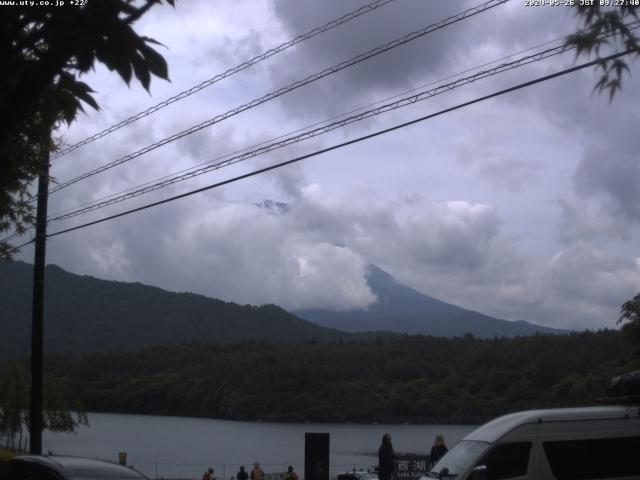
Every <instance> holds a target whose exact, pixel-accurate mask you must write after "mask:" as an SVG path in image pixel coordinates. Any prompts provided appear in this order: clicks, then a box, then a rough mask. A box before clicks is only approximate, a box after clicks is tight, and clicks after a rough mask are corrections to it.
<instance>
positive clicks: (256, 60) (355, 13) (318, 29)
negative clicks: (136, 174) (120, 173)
mask: <svg viewBox="0 0 640 480" xmlns="http://www.w3.org/2000/svg"><path fill="white" fill-rule="evenodd" d="M393 1H394V0H377V1H375V2H373V3H370V4H368V5H363V6H362V7H360V8H357V9H356V10H353V11H352V12H349V13H347V14H345V15H343V16H342V17H340V18H337V19H335V20H331V21H330V22H328V23H326V24H324V25H323V26H321V27H316V28H314V29H312V30H310V31H308V32H307V33H305V34H302V35H298V36H297V37H295V38H293V39H292V40H289V41H287V42H284V43H282V44H280V45H278V46H277V47H274V48H272V49H270V50H267V51H266V52H263V53H261V54H259V55H256V56H255V57H253V58H252V59H250V60H247V61H246V62H244V63H241V64H240V65H237V66H235V67H233V68H230V69H228V70H226V71H225V72H223V73H219V74H218V75H216V76H214V77H211V78H210V79H208V80H205V81H203V82H201V83H199V84H198V85H196V86H194V87H191V88H189V89H188V90H184V91H183V92H180V93H178V94H177V95H174V96H173V97H170V98H167V99H166V100H164V101H162V102H160V103H158V104H157V105H154V106H153V107H150V108H148V109H147V110H144V111H142V112H139V113H137V114H135V115H133V116H131V117H129V118H127V119H125V120H122V121H121V122H119V123H116V124H114V125H111V126H110V127H108V128H106V129H104V130H102V131H100V132H98V133H96V134H94V135H92V136H90V137H87V138H85V139H84V140H81V141H80V142H78V143H76V144H74V145H70V146H68V147H66V148H64V149H62V150H60V151H59V152H57V153H56V154H55V155H53V156H52V159H56V158H60V157H62V156H64V155H66V154H68V153H69V152H72V151H73V150H76V149H78V148H80V147H82V146H84V145H87V144H88V143H91V142H93V141H95V140H98V139H99V138H102V137H104V136H106V135H109V134H110V133H112V132H115V131H116V130H119V129H121V128H122V127H125V126H127V125H129V124H131V123H133V122H136V121H138V120H140V119H141V118H144V117H147V116H149V115H151V114H153V113H155V112H157V111H158V110H161V109H163V108H164V107H166V106H168V105H171V104H172V103H175V102H177V101H179V100H182V99H183V98H187V97H189V96H191V95H193V94H194V93H197V92H199V91H200V90H203V89H205V88H207V87H210V86H211V85H213V84H214V83H217V82H219V81H220V80H223V79H225V78H227V77H230V76H232V75H235V74H236V73H239V72H241V71H243V70H245V69H247V68H249V67H251V66H253V65H255V64H256V63H259V62H261V61H263V60H266V59H267V58H269V57H272V56H274V55H276V54H277V53H280V52H284V51H285V50H287V49H288V48H291V47H293V46H294V45H297V44H299V43H301V42H304V41H305V40H308V39H310V38H313V37H315V36H316V35H319V34H321V33H324V32H326V31H328V30H331V29H333V28H335V27H338V26H340V25H342V24H344V23H347V22H349V21H351V20H353V19H355V18H357V17H359V16H361V15H364V14H366V13H369V12H372V11H374V10H375V9H377V8H379V7H382V6H383V5H386V4H387V3H390V2H393Z"/></svg>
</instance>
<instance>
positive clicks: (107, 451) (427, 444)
mask: <svg viewBox="0 0 640 480" xmlns="http://www.w3.org/2000/svg"><path fill="white" fill-rule="evenodd" d="M89 423H90V427H81V428H79V429H78V430H77V433H76V434H68V433H64V434H62V433H51V432H45V433H44V435H43V452H48V451H51V452H53V453H55V454H69V455H79V456H85V457H93V458H102V459H107V460H112V461H117V460H118V452H127V463H128V464H129V465H133V466H135V468H136V469H138V470H140V471H141V472H143V473H144V474H146V475H147V476H149V477H150V478H162V477H163V478H193V479H197V480H199V479H200V478H202V474H203V472H204V471H205V469H206V468H208V467H210V466H211V467H213V468H214V469H215V472H216V477H217V479H218V480H224V479H230V478H231V477H234V478H235V474H236V473H237V471H238V468H239V466H240V465H244V466H245V468H246V469H247V470H250V469H251V467H252V465H253V463H254V462H260V464H261V465H262V467H263V469H264V470H265V472H282V471H283V470H284V469H285V468H286V466H288V465H293V466H294V468H295V470H296V472H298V474H299V475H300V476H301V477H302V476H303V474H304V434H305V432H324V433H329V434H330V469H331V475H332V476H333V475H336V474H337V473H339V472H343V471H346V470H352V469H353V468H358V469H360V468H364V469H366V468H369V467H372V466H374V465H376V464H377V453H376V452H377V450H378V447H379V446H380V441H381V438H382V435H383V434H384V433H390V434H391V437H392V439H393V445H394V448H395V450H396V451H399V452H402V453H418V454H425V453H428V450H429V449H430V448H431V445H432V444H433V439H434V437H435V435H436V434H438V433H442V434H443V435H444V436H445V439H446V443H447V445H448V446H452V445H453V444H455V443H456V442H457V441H458V440H459V439H460V438H462V437H463V436H465V435H466V434H467V433H468V432H470V431H471V430H473V429H474V428H475V427H474V426H470V425H387V424H379V425H375V424H374V425H361V424H313V423H308V424H288V423H267V422H265V423H254V422H236V421H227V420H211V419H203V418H188V417H163V416H151V415H120V414H107V413H90V414H89Z"/></svg>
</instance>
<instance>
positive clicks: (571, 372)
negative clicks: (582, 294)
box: [46, 331, 640, 423]
mask: <svg viewBox="0 0 640 480" xmlns="http://www.w3.org/2000/svg"><path fill="white" fill-rule="evenodd" d="M634 349H635V352H634ZM46 365H47V375H50V376H55V377H57V378H60V379H63V380H65V381H66V382H68V383H69V384H70V385H71V386H72V387H73V388H74V389H75V390H76V391H77V392H78V395H79V396H80V398H81V400H83V401H84V403H85V406H86V408H87V410H89V411H103V412H128V413H144V414H167V415H188V416H206V417H214V418H228V419H246V420H258V419H261V420H265V421H267V420H279V421H281V420H285V421H327V422H328V421H331V422H334V421H335V422H343V421H354V422H405V421H409V422H429V423H430V422H436V423H437V422H452V423H460V422H470V423H478V422H483V421H485V420H487V419H489V418H492V417H494V416H496V415H500V414H503V413H506V412H510V411H514V410H521V409H529V408H538V407H551V406H577V405H589V404H593V403H594V401H595V400H596V399H597V398H598V397H601V396H603V395H604V389H605V385H606V383H607V381H608V380H609V379H610V378H611V377H612V376H615V375H618V374H620V373H622V372H625V371H629V370H632V369H638V368H640V358H639V357H638V351H637V347H632V344H631V343H629V342H628V341H626V340H625V339H624V337H623V335H622V334H620V333H619V332H615V331H603V332H598V333H590V332H586V333H580V334H570V335H537V336H530V337H518V338H515V339H494V340H483V339H476V338H473V337H471V336H466V337H464V338H455V339H445V338H433V337H421V336H415V337H404V338H397V339H384V340H382V339H380V341H378V342H374V343H369V344H364V343H361V344H356V343H352V344H351V343H340V342H338V343H332V344H320V343H305V344H290V345H265V344H259V343H251V342H250V343H243V344H240V345H233V346H231V345H229V346H211V345H183V346H176V347H154V348H151V349H147V350H144V351H141V352H137V353H120V354H115V353H110V354H89V355H57V356H49V357H48V359H47V361H46Z"/></svg>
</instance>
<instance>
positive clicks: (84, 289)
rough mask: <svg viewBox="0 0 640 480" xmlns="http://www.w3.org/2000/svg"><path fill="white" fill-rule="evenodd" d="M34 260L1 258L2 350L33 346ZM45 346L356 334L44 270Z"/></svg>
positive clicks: (84, 348)
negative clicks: (9, 260) (10, 260)
mask: <svg viewBox="0 0 640 480" xmlns="http://www.w3.org/2000/svg"><path fill="white" fill-rule="evenodd" d="M32 275H33V266H32V265H30V264H27V263H24V262H9V263H0V306H1V307H0V309H1V310H2V312H3V313H2V315H0V331H2V332H3V335H2V340H0V347H1V349H0V352H2V351H4V352H7V353H9V354H14V355H15V354H25V353H26V352H28V351H29V349H30V332H31V295H32V284H31V282H32ZM45 281H46V287H45V306H44V308H45V350H47V351H49V352H70V353H73V352H92V351H112V350H116V351H119V350H133V349H138V348H143V347H148V346H154V345H176V344H181V343H189V342H207V343H218V344H229V343H237V342H240V341H243V340H255V341H264V342H278V343H289V342H301V341H313V340H316V341H330V340H331V341H333V340H339V339H350V338H351V337H352V335H350V334H347V333H344V332H339V331H337V330H334V329H328V328H325V327H320V326H318V325H315V324H313V323H310V322H308V321H306V320H303V319H300V318H297V317H296V316H295V315H293V314H291V313H289V312H287V311H286V310H284V309H282V308H280V307H278V306H277V305H262V306H251V305H244V306H241V305H238V304H235V303H232V302H225V301H223V300H218V299H213V298H209V297H205V296H203V295H198V294H195V293H188V292H182V293H176V292H169V291H166V290H163V289H161V288H158V287H153V286H149V285H144V284H142V283H139V282H118V281H112V280H102V279H99V278H95V277H91V276H88V275H76V274H73V273H70V272H67V271H65V270H63V269H62V268H60V267H58V266H57V265H47V267H46V268H45Z"/></svg>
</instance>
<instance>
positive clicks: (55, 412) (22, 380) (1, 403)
mask: <svg viewBox="0 0 640 480" xmlns="http://www.w3.org/2000/svg"><path fill="white" fill-rule="evenodd" d="M77 398H78V396H77V395H76V394H74V392H73V391H72V389H71V387H70V386H69V384H68V382H66V381H65V380H63V379H60V378H52V379H50V380H49V381H48V382H47V383H46V385H45V386H44V415H43V417H44V421H43V427H44V429H46V430H50V431H52V432H74V431H75V429H76V427H78V426H80V425H89V420H88V418H87V414H86V412H85V411H84V407H83V406H82V404H81V403H80V402H79V401H78V400H77ZM72 412H75V413H72ZM28 417H29V375H28V374H27V371H26V370H25V368H24V367H23V366H22V365H20V364H16V365H14V366H13V367H12V368H11V369H10V370H9V371H8V372H7V374H6V375H5V376H4V378H3V379H2V380H1V381H0V432H2V433H4V434H5V435H6V436H7V437H8V444H9V446H10V447H11V448H16V449H17V450H24V449H26V445H27V436H26V430H25V428H26V427H27V426H28V424H29V422H28ZM16 441H17V445H16Z"/></svg>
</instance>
